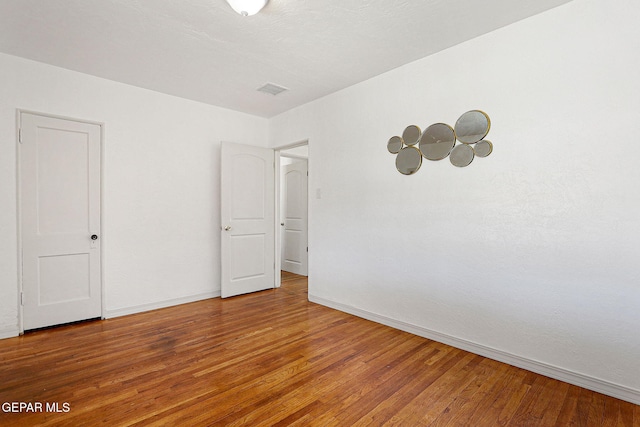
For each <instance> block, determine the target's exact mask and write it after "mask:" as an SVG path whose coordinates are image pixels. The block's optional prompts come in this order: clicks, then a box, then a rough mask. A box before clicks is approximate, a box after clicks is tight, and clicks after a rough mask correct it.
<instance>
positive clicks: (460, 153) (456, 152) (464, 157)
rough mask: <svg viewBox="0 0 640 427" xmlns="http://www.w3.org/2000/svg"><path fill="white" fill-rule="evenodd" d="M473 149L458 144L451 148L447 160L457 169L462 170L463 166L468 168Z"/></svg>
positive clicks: (471, 159)
mask: <svg viewBox="0 0 640 427" xmlns="http://www.w3.org/2000/svg"><path fill="white" fill-rule="evenodd" d="M473 156H474V153H473V148H471V146H469V145H467V144H458V145H456V146H455V147H453V150H451V154H450V155H449V160H451V164H452V165H453V166H457V167H459V168H463V167H465V166H469V164H471V162H472V161H473Z"/></svg>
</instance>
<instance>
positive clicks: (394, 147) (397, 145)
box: [387, 136, 403, 154]
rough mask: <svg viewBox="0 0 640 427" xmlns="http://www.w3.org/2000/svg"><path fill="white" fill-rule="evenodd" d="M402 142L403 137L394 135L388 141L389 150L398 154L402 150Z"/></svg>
mask: <svg viewBox="0 0 640 427" xmlns="http://www.w3.org/2000/svg"><path fill="white" fill-rule="evenodd" d="M402 144H403V143H402V138H400V137H399V136H392V137H391V138H390V139H389V142H387V150H389V152H390V153H391V154H398V153H399V152H400V150H402Z"/></svg>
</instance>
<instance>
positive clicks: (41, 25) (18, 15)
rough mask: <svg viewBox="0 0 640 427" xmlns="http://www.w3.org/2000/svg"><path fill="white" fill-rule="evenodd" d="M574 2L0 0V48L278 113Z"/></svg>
mask: <svg viewBox="0 0 640 427" xmlns="http://www.w3.org/2000/svg"><path fill="white" fill-rule="evenodd" d="M568 1H569V0H413V1H411V0H270V1H269V3H268V4H267V6H266V7H265V8H264V9H263V11H262V12H261V13H259V14H258V15H255V16H250V17H242V16H240V15H238V14H236V13H235V12H233V10H232V9H231V8H230V7H229V6H228V5H227V3H226V2H225V1H224V0H188V1H185V0H182V1H178V0H0V52H4V53H8V54H11V55H16V56H21V57H24V58H29V59H33V60H36V61H41V62H45V63H48V64H52V65H56V66H59V67H63V68H67V69H71V70H76V71H80V72H83V73H87V74H92V75H95V76H99V77H104V78H107V79H110V80H116V81H119V82H123V83H128V84H131V85H135V86H140V87H143V88H147V89H152V90H155V91H159V92H164V93H167V94H172V95H176V96H180V97H183V98H188V99H193V100H196V101H201V102H205V103H207V104H212V105H217V106H221V107H225V108H229V109H233V110H238V111H243V112H246V113H249V114H254V115H259V116H263V117H271V116H273V115H276V114H278V113H281V112H283V111H286V110H289V109H291V108H294V107H296V106H298V105H301V104H304V103H307V102H309V101H312V100H314V99H317V98H320V97H322V96H324V95H327V94H330V93H332V92H335V91H337V90H340V89H342V88H345V87H348V86H351V85H353V84H355V83H358V82H361V81H363V80H366V79H369V78H371V77H374V76H376V75H378V74H381V73H384V72H385V71H388V70H391V69H393V68H396V67H399V66H401V65H403V64H406V63H409V62H411V61H415V60H417V59H420V58H423V57H425V56H428V55H430V54H433V53H435V52H438V51H440V50H443V49H446V48H448V47H450V46H453V45H455V44H458V43H461V42H463V41H465V40H469V39H471V38H473V37H477V36H479V35H481V34H484V33H487V32H489V31H492V30H494V29H497V28H500V27H503V26H505V25H508V24H510V23H513V22H515V21H518V20H520V19H523V18H526V17H528V16H531V15H534V14H536V13H539V12H542V11H544V10H547V9H550V8H552V7H555V6H558V5H560V4H563V3H567V2H568ZM460 65H461V66H465V64H463V63H461V64H460ZM268 82H269V83H275V84H277V85H280V86H284V87H286V88H288V89H289V90H288V91H286V92H284V93H282V94H280V95H277V96H273V95H269V94H264V93H261V92H257V91H256V89H257V88H259V87H260V86H262V85H264V84H265V83H268Z"/></svg>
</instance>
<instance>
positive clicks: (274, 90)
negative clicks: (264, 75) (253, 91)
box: [258, 83, 289, 96]
mask: <svg viewBox="0 0 640 427" xmlns="http://www.w3.org/2000/svg"><path fill="white" fill-rule="evenodd" d="M285 90H289V89H287V88H286V87H282V86H278V85H276V84H273V83H267V84H265V85H264V86H262V87H260V88H258V92H264V93H268V94H270V95H274V96H275V95H278V94H279V93H282V92H284V91H285Z"/></svg>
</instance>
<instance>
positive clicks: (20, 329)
mask: <svg viewBox="0 0 640 427" xmlns="http://www.w3.org/2000/svg"><path fill="white" fill-rule="evenodd" d="M22 113H26V114H34V115H38V116H43V117H50V118H53V119H61V120H71V121H75V122H81V123H87V124H92V125H97V126H100V212H101V215H100V231H99V234H98V235H99V236H100V238H99V239H98V244H99V245H100V294H101V300H102V307H101V313H100V317H101V318H102V319H104V318H105V301H106V298H105V291H104V288H105V286H104V265H105V264H104V258H105V255H104V252H105V251H104V244H103V242H104V239H105V233H104V227H103V225H104V221H103V218H104V214H103V213H104V140H105V139H104V123H103V122H97V121H93V120H84V119H77V118H75V117H68V116H60V115H55V114H48V113H41V112H39V111H33V110H25V109H16V206H17V207H16V209H17V211H16V215H17V227H18V236H17V237H18V248H17V250H18V253H17V255H18V256H17V260H18V265H17V270H18V284H17V288H18V298H17V300H16V304H17V306H18V333H19V334H20V335H22V334H24V313H23V308H22V291H23V289H22V221H21V215H22V209H21V202H22V200H21V199H20V194H21V184H22V174H21V172H22V171H21V168H20V144H21V142H20V138H21V128H22V123H21V116H22Z"/></svg>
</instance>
